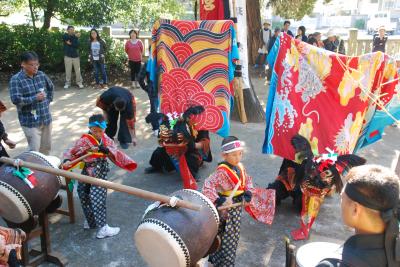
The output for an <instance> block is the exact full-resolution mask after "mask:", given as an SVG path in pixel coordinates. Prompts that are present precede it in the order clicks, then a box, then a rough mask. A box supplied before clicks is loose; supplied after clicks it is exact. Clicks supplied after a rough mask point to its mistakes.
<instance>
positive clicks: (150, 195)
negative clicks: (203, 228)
mask: <svg viewBox="0 0 400 267" xmlns="http://www.w3.org/2000/svg"><path fill="white" fill-rule="evenodd" d="M0 162H3V163H6V164H10V165H14V164H15V163H16V161H15V159H11V158H6V157H1V158H0ZM19 166H22V167H27V168H31V169H34V170H38V171H42V172H46V173H51V174H54V175H58V176H64V177H67V178H70V179H75V180H78V181H80V182H82V183H88V184H92V185H96V186H100V187H104V188H108V189H113V190H115V191H118V192H123V193H127V194H130V195H134V196H137V197H140V198H144V199H148V200H153V201H160V202H162V203H169V202H170V199H171V197H169V196H166V195H161V194H157V193H154V192H150V191H146V190H142V189H139V188H135V187H132V186H127V185H122V184H117V183H113V182H109V181H105V180H101V179H97V178H94V177H90V176H87V175H83V174H79V173H74V172H68V171H64V170H60V169H56V168H51V167H47V166H44V165H40V164H36V163H32V162H28V161H23V160H19ZM176 206H178V207H181V208H187V209H191V210H195V211H199V210H200V208H201V206H199V205H196V204H193V203H191V202H188V201H184V200H178V201H177V203H176Z"/></svg>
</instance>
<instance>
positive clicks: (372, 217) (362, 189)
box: [316, 165, 400, 267]
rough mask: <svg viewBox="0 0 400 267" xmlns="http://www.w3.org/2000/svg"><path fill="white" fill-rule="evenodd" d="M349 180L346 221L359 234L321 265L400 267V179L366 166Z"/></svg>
mask: <svg viewBox="0 0 400 267" xmlns="http://www.w3.org/2000/svg"><path fill="white" fill-rule="evenodd" d="M346 179H347V180H348V182H347V184H346V186H345V188H344V189H343V191H342V194H341V207H342V219H343V222H344V223H345V224H346V225H347V226H349V227H351V228H354V229H355V235H353V236H351V237H350V238H349V239H347V240H346V242H345V243H344V245H343V247H342V249H340V251H338V252H336V253H335V254H336V255H335V254H333V255H332V257H330V258H328V259H324V260H323V261H322V262H320V263H319V264H318V265H317V266H318V267H332V266H342V267H348V266H365V267H367V266H374V267H386V266H389V267H394V266H400V261H399V259H400V258H399V256H400V255H399V253H400V251H399V245H400V240H398V235H399V224H398V217H399V214H398V205H399V177H397V176H396V174H394V172H392V171H390V170H389V169H387V168H385V167H381V166H377V165H364V166H359V167H354V168H352V169H351V170H350V172H349V174H348V175H347V177H346ZM316 253H318V252H316Z"/></svg>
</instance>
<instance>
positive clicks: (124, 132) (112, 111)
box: [96, 86, 136, 149]
mask: <svg viewBox="0 0 400 267" xmlns="http://www.w3.org/2000/svg"><path fill="white" fill-rule="evenodd" d="M96 106H97V107H99V108H101V109H102V110H103V112H104V115H105V117H106V119H107V128H106V131H105V133H106V134H107V135H108V137H110V138H111V139H114V136H115V134H116V133H117V129H118V126H117V123H118V117H120V120H119V131H118V141H119V143H120V145H121V147H122V148H123V149H127V148H128V147H129V143H133V145H134V146H135V145H136V132H135V122H136V117H135V116H136V101H135V97H134V96H133V94H132V93H131V92H130V91H129V90H128V89H126V88H122V87H118V86H113V87H111V88H109V89H108V90H107V91H105V92H103V93H102V94H101V95H100V96H99V97H98V98H97V101H96Z"/></svg>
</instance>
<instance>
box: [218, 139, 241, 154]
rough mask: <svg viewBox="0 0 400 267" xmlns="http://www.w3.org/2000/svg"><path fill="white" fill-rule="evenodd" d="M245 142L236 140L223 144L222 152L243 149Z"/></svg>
mask: <svg viewBox="0 0 400 267" xmlns="http://www.w3.org/2000/svg"><path fill="white" fill-rule="evenodd" d="M243 147H244V143H243V142H242V141H239V140H235V141H232V142H229V143H226V144H224V145H222V146H221V150H222V153H231V152H235V151H238V150H243Z"/></svg>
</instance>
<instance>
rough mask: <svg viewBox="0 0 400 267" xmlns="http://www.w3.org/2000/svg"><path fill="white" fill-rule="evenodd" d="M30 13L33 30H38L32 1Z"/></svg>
mask: <svg viewBox="0 0 400 267" xmlns="http://www.w3.org/2000/svg"><path fill="white" fill-rule="evenodd" d="M29 11H30V13H31V19H32V25H33V29H34V30H36V18H35V12H34V10H33V5H32V0H29Z"/></svg>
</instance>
